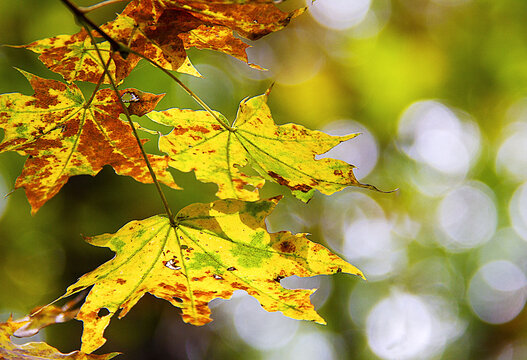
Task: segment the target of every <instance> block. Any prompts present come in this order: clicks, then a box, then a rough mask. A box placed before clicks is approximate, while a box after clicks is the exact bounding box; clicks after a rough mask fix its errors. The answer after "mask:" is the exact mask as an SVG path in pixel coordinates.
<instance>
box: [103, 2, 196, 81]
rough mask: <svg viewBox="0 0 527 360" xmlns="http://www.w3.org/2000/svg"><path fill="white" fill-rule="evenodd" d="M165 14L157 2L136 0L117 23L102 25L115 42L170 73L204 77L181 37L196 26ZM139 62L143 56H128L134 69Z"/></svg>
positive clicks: (186, 20) (129, 5) (187, 20)
mask: <svg viewBox="0 0 527 360" xmlns="http://www.w3.org/2000/svg"><path fill="white" fill-rule="evenodd" d="M162 14H163V9H162V8H161V7H160V6H159V4H157V3H156V2H155V1H152V0H141V1H139V0H133V1H132V2H130V3H129V4H128V5H127V6H126V8H125V9H124V10H123V11H122V13H121V14H119V15H118V16H117V18H116V19H115V20H113V21H110V22H108V23H106V24H105V25H103V26H101V29H102V30H103V31H104V32H105V33H106V34H108V35H109V36H110V37H111V38H112V39H114V40H115V41H117V42H120V43H123V44H125V45H127V46H128V47H129V48H130V49H132V50H134V51H136V52H138V53H140V54H142V55H144V56H146V57H147V58H149V59H150V60H152V61H154V62H156V63H157V64H158V65H160V66H162V67H163V68H165V69H167V70H175V71H178V72H180V73H185V74H190V75H194V76H201V75H200V74H199V72H198V71H197V70H196V69H195V68H194V66H192V64H191V63H190V60H189V59H188V57H187V53H186V51H185V47H184V46H183V42H182V40H181V39H180V38H179V37H178V35H179V34H180V33H182V32H185V31H188V30H190V29H192V27H193V26H196V25H192V24H189V19H187V18H185V17H183V18H177V19H170V20H168V19H167V18H166V16H164V17H163V16H162ZM160 17H161V19H160ZM94 35H97V34H96V33H94ZM105 44H107V43H105ZM107 46H109V45H107ZM139 60H140V57H138V56H137V55H135V54H130V55H129V56H128V61H131V62H133V64H134V66H135V64H137V62H139Z"/></svg>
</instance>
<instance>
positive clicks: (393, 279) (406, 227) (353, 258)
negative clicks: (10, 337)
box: [0, 0, 527, 360]
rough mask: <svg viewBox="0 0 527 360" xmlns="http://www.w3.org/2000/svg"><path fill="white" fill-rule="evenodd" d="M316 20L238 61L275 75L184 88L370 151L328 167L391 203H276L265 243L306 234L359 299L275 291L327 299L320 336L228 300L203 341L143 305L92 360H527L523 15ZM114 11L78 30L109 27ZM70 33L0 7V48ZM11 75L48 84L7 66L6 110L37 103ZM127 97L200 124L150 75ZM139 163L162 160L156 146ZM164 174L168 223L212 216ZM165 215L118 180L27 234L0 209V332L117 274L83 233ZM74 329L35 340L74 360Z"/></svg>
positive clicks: (35, 15)
mask: <svg viewBox="0 0 527 360" xmlns="http://www.w3.org/2000/svg"><path fill="white" fill-rule="evenodd" d="M92 3H94V2H93V1H91V2H90V1H84V2H81V1H79V2H78V4H79V5H88V4H92ZM303 5H304V3H303V2H301V1H295V0H293V1H287V2H286V3H284V4H280V5H279V6H280V7H284V9H290V8H294V7H297V6H303ZM308 5H309V6H310V8H311V9H310V12H309V13H308V14H305V15H303V16H302V17H300V18H297V19H295V20H294V21H293V23H292V24H291V25H290V26H289V27H288V28H287V29H286V30H284V31H281V32H279V33H276V34H272V35H269V36H267V37H265V38H263V39H262V40H259V41H257V42H255V43H254V44H253V45H254V47H253V48H251V49H249V51H248V53H249V58H250V61H251V62H253V63H257V64H259V65H262V66H264V67H265V68H267V69H269V70H268V71H267V72H259V71H256V70H251V69H249V68H248V67H247V66H246V64H243V63H241V62H239V61H237V60H235V59H231V58H229V57H228V56H225V55H222V54H216V53H212V52H208V51H191V52H190V57H191V60H192V61H193V63H194V64H195V65H196V67H197V68H198V69H199V70H200V72H201V73H202V74H203V75H204V77H205V78H204V79H197V78H191V77H190V76H181V79H182V80H183V81H184V82H185V83H186V84H188V85H189V86H190V87H191V88H192V89H193V90H194V91H195V92H197V93H198V94H199V95H200V96H201V97H202V98H203V99H205V100H206V102H207V103H208V104H209V105H210V106H211V107H212V108H213V109H216V110H219V111H221V112H223V113H224V114H225V115H226V116H227V117H228V118H230V119H232V118H233V117H234V115H235V113H236V109H237V106H238V103H239V101H240V100H241V99H243V98H244V97H246V96H254V95H258V94H261V93H262V92H263V91H265V89H266V88H267V87H268V86H269V85H270V84H271V83H273V82H274V83H275V86H274V88H273V91H272V93H271V96H270V99H269V104H270V107H271V110H272V112H273V115H274V118H275V120H276V122H277V123H281V124H283V123H288V122H295V123H299V124H302V125H305V126H307V127H309V128H312V129H321V130H323V131H326V132H328V133H331V134H344V133H349V132H357V131H358V132H361V133H362V135H361V136H360V137H359V138H356V139H354V140H350V141H348V142H346V143H344V144H341V145H339V146H338V147H337V148H336V149H334V150H332V151H331V152H329V153H328V154H327V155H325V156H329V157H334V158H339V159H343V160H346V161H348V162H350V163H352V164H354V165H356V166H357V167H358V169H357V173H356V174H357V176H358V178H359V179H361V181H363V182H367V183H371V184H375V185H377V186H378V187H380V188H382V189H385V190H391V189H395V188H398V189H399V190H398V191H397V192H395V193H390V194H382V193H375V192H371V191H365V190H362V189H353V188H349V189H346V190H344V191H342V192H340V193H337V194H335V195H333V196H331V197H327V196H322V195H321V194H317V195H316V196H315V198H314V199H313V200H312V201H311V202H310V203H309V204H307V205H304V204H302V203H300V202H299V201H297V200H295V199H293V198H291V196H288V197H286V199H284V200H283V201H282V202H281V203H280V204H279V206H278V208H277V210H276V211H275V213H274V214H272V216H271V217H270V218H269V221H268V224H269V228H270V229H271V230H272V231H279V230H290V231H293V232H309V233H311V234H312V235H310V238H311V239H312V240H313V241H316V242H320V243H322V244H324V245H326V246H328V247H329V248H330V249H332V250H333V251H335V252H336V253H338V254H340V255H341V256H342V257H344V258H345V259H347V260H349V261H350V262H351V263H353V264H354V265H356V266H358V267H359V268H361V269H362V270H363V271H364V273H365V274H366V276H367V278H368V281H367V282H364V281H362V280H360V279H358V278H356V277H352V276H348V275H345V274H337V275H335V276H332V277H326V276H321V277H316V278H310V279H299V278H294V277H293V278H288V279H285V280H283V281H282V283H283V284H284V286H286V287H310V288H311V287H316V288H319V290H318V291H317V292H316V293H315V294H314V295H313V297H312V301H313V303H314V304H315V306H316V307H317V309H318V311H319V312H320V314H321V315H322V316H323V317H324V318H325V319H326V320H327V322H328V325H327V326H319V325H314V324H311V323H305V322H299V321H296V320H291V319H288V318H285V317H284V316H282V315H281V314H280V313H266V312H265V311H263V310H262V309H261V308H260V306H259V305H258V304H257V302H256V300H254V299H252V298H250V297H248V296H247V295H246V294H244V293H236V294H235V296H234V297H233V299H231V300H229V301H224V300H215V301H213V302H212V303H211V307H212V312H213V318H214V319H215V321H214V322H212V323H210V324H208V325H207V326H203V327H199V328H198V327H193V326H190V325H187V324H184V323H183V322H182V320H181V318H180V316H179V314H178V310H177V309H175V308H173V307H172V306H171V305H170V304H168V303H167V302H165V301H162V300H159V299H156V298H154V297H152V296H150V295H146V296H145V297H144V298H143V299H142V300H141V301H140V302H139V303H138V305H136V306H135V308H134V309H133V310H132V311H131V312H130V313H129V314H128V315H127V317H126V318H124V319H123V320H117V319H114V320H112V322H111V324H110V326H109V328H108V329H107V331H106V337H107V338H108V339H109V341H108V342H107V344H106V345H105V346H104V347H103V348H101V349H100V350H99V351H98V353H105V352H111V351H121V352H124V353H125V355H122V357H121V358H123V359H161V358H163V359H192V360H194V359H302V360H310V359H316V360H325V359H328V360H334V359H335V360H336V359H359V360H362V359H441V358H442V359H499V360H513V359H514V360H516V359H526V358H527V345H526V344H527V335H526V334H527V333H526V329H527V327H526V325H527V314H526V312H525V311H524V310H523V309H524V305H525V301H526V297H527V292H526V283H527V282H526V271H527V242H526V241H527V182H526V181H527V97H526V96H527V21H526V17H527V2H526V1H520V0H501V1H488V0H317V1H316V2H315V3H314V4H311V2H310V1H308ZM120 9H122V5H113V6H109V7H108V8H105V9H103V10H98V11H97V12H94V13H93V14H90V16H91V18H92V19H94V20H95V21H96V22H99V23H103V22H105V21H108V20H110V19H112V17H113V13H114V12H116V11H120ZM77 30H78V26H77V25H76V24H75V22H74V21H73V20H72V17H71V15H70V14H69V13H68V11H67V10H66V9H65V8H64V7H63V6H62V5H61V4H60V2H59V1H51V0H48V1H38V0H24V1H1V2H0V44H13V45H20V44H26V43H29V42H32V41H34V40H37V39H41V38H45V37H51V36H54V35H58V34H71V33H74V32H76V31H77ZM15 66H16V67H19V68H22V69H24V70H27V71H31V72H33V73H36V74H38V75H40V76H44V77H48V78H54V79H60V77H59V76H57V75H56V74H53V73H51V72H50V71H49V70H47V69H46V68H45V67H44V66H43V65H42V64H40V63H39V61H38V60H37V59H36V56H35V55H34V54H32V53H30V52H28V51H25V50H23V49H14V48H8V47H2V48H0V93H7V92H21V93H24V94H31V93H32V90H31V88H30V87H29V85H28V84H27V82H26V80H25V79H24V78H23V76H22V75H21V74H20V73H18V72H17V71H16V70H15V69H14V68H13V67H15ZM123 86H125V87H138V88H140V89H141V90H143V91H150V92H155V93H167V96H166V97H165V99H164V100H163V101H162V103H161V104H160V105H159V106H158V109H165V108H169V107H175V106H178V107H184V108H194V109H198V106H197V105H196V104H195V103H193V101H192V99H190V98H189V97H188V96H187V95H186V94H185V93H183V92H182V91H181V90H180V89H178V88H177V85H175V84H174V83H173V82H171V81H170V79H169V78H168V77H166V76H164V75H163V74H162V73H160V72H159V71H156V70H155V69H154V68H152V67H151V66H149V65H148V64H146V63H141V64H140V65H139V66H138V67H137V68H136V69H135V70H134V71H133V72H132V75H131V76H130V77H129V78H128V79H127V80H126V81H125V83H124V85H123ZM141 121H145V122H146V120H144V119H143V120H141ZM160 130H161V131H168V129H160ZM148 146H149V147H148V149H149V151H151V152H154V151H155V141H151V143H150V144H149V145H148ZM23 163H24V159H23V158H22V157H21V156H19V155H16V154H11V153H7V154H0V193H1V194H5V193H8V192H9V191H10V190H11V189H12V188H13V184H14V181H15V179H16V177H17V176H18V175H19V174H20V172H21V169H22V166H23ZM174 175H175V176H176V180H177V182H178V183H179V184H181V185H183V186H184V187H185V189H186V191H171V190H168V189H167V194H168V197H169V201H170V203H171V206H172V208H173V209H174V210H178V209H180V208H182V207H183V206H185V205H188V204H190V203H193V202H208V201H212V200H214V197H213V194H214V192H215V186H214V185H211V184H201V183H198V182H196V181H195V178H194V175H193V174H183V173H178V172H174ZM165 189H166V188H165ZM278 193H284V194H287V191H284V190H283V189H281V188H280V187H278V186H273V185H266V187H265V188H264V191H263V194H264V196H272V195H276V194H278ZM162 211H163V210H162V206H161V203H160V202H159V200H158V197H157V194H156V192H155V189H154V187H153V186H146V185H141V184H139V183H137V182H135V181H134V180H132V179H130V178H126V177H119V176H116V175H115V174H114V172H113V170H112V169H110V168H105V169H104V170H103V171H102V172H101V173H100V174H99V175H97V176H96V177H95V178H92V177H89V176H77V177H73V178H71V179H70V181H69V182H68V184H67V185H66V186H64V188H63V189H62V191H61V192H60V193H59V195H57V196H55V197H54V198H53V199H52V200H51V201H49V202H48V203H47V204H46V205H45V206H44V207H43V208H42V209H41V210H40V211H39V212H38V213H37V214H36V215H35V216H31V215H30V208H29V205H28V203H27V200H26V198H25V194H24V193H23V191H22V190H18V191H16V192H14V193H13V194H12V195H10V196H9V197H7V198H2V197H0V317H1V319H0V320H5V319H7V318H8V316H9V314H11V313H12V314H14V316H15V317H22V316H24V315H25V314H27V313H28V312H29V311H30V310H31V309H32V308H33V307H34V306H38V305H42V304H46V303H48V302H50V301H52V300H54V299H55V298H57V297H59V296H60V295H62V294H63V292H64V291H65V289H66V287H67V286H68V285H69V284H72V283H73V282H74V281H75V280H76V279H77V278H78V277H79V276H81V275H82V274H84V273H86V272H88V271H90V270H92V269H94V268H95V267H97V266H98V265H100V264H102V263H103V262H104V261H106V260H108V259H110V258H111V257H112V256H113V254H112V253H111V252H110V251H109V250H108V249H103V248H95V247H91V246H89V245H88V244H86V243H85V242H84V241H83V240H82V238H81V236H80V234H85V235H96V234H101V233H105V232H115V231H116V230H117V229H119V228H120V227H121V226H123V225H124V224H125V223H127V222H128V221H131V220H133V219H143V218H146V217H149V216H152V215H154V214H157V213H161V212H162ZM81 328H82V326H81V323H80V322H77V321H75V320H74V321H71V322H69V323H66V324H59V325H54V326H51V327H49V328H47V329H45V330H44V331H42V332H41V333H40V334H39V335H37V336H36V337H35V338H34V340H45V341H47V342H49V343H50V344H51V345H53V346H55V347H58V348H59V349H60V350H61V351H63V352H69V351H73V350H76V349H78V348H79V346H80V333H81Z"/></svg>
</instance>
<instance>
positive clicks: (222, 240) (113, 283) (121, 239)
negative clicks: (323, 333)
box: [63, 198, 363, 353]
mask: <svg viewBox="0 0 527 360" xmlns="http://www.w3.org/2000/svg"><path fill="white" fill-rule="evenodd" d="M278 201H279V198H272V199H269V200H262V201H258V202H244V201H240V200H232V199H230V200H218V201H215V202H213V203H210V204H193V205H190V206H187V207H185V208H184V209H182V210H181V211H180V212H179V213H178V214H177V216H176V226H175V227H171V225H170V223H169V220H168V218H166V217H164V216H154V217H151V218H149V219H146V220H142V221H132V222H130V223H128V224H127V225H125V226H124V227H122V228H121V229H120V230H119V231H118V232H117V233H115V234H104V235H99V236H95V237H91V238H87V239H86V240H87V241H88V242H89V243H90V244H92V245H95V246H101V247H108V248H110V249H111V250H112V251H114V252H115V253H116V255H115V257H114V258H113V259H112V260H110V261H108V262H106V263H105V264H103V265H101V266H100V267H98V268H97V269H95V270H94V271H92V272H90V273H88V274H86V275H84V276H82V277H81V278H80V279H79V280H78V281H77V282H76V283H75V284H73V285H71V286H70V287H69V288H68V289H67V291H66V293H65V294H64V295H63V297H66V296H70V295H72V294H74V293H76V292H78V291H81V290H83V289H85V288H88V287H90V286H93V288H92V289H91V291H90V293H89V294H88V296H87V298H86V302H85V303H84V305H83V306H82V307H81V310H80V312H79V314H78V316H77V319H79V320H82V321H83V322H84V331H83V335H82V347H81V350H82V351H85V352H88V353H89V352H92V351H94V350H96V349H98V348H99V347H100V346H102V345H103V344H104V342H105V341H106V340H105V339H104V337H103V333H104V330H105V328H106V327H107V326H108V324H109V323H110V318H111V317H112V316H113V315H114V314H115V313H116V312H117V311H120V313H119V318H122V317H124V316H125V315H126V314H127V313H128V311H129V310H130V309H131V308H132V307H133V306H134V305H135V304H136V303H137V301H139V299H140V298H141V297H142V296H143V295H144V294H145V293H147V292H148V293H150V294H152V295H154V296H156V297H158V298H161V299H165V300H167V301H169V302H170V303H172V304H173V305H174V306H176V307H178V308H180V309H181V310H182V317H183V320H184V321H185V322H187V323H190V324H193V325H204V324H206V323H208V322H210V321H212V319H211V318H210V309H209V307H208V306H207V304H208V303H209V302H210V301H211V300H212V299H215V298H222V299H228V298H230V297H231V296H232V293H233V291H235V290H245V291H246V292H247V293H248V294H249V295H251V296H254V297H255V298H256V299H258V301H259V302H260V304H261V305H262V307H263V308H264V309H265V310H267V311H281V312H282V313H283V314H284V315H286V316H288V317H291V318H293V319H299V320H311V321H316V322H318V323H322V324H323V323H324V320H323V319H322V318H321V317H320V316H319V315H318V314H317V313H316V312H315V309H314V308H313V305H312V304H311V302H310V300H309V296H310V294H312V293H313V291H312V290H302V289H294V290H291V289H285V288H283V287H282V286H281V285H280V280H281V279H283V278H285V277H288V276H291V275H297V276H300V277H308V276H314V275H320V274H334V273H338V272H345V273H350V274H355V275H358V276H360V277H363V275H362V273H361V272H360V271H359V270H358V269H357V268H355V267H354V266H352V265H350V264H348V263H347V262H345V261H344V260H342V259H341V258H339V257H338V256H336V255H334V254H332V253H331V252H330V251H329V250H328V249H326V248H325V247H323V246H322V245H319V244H316V243H314V242H311V241H309V240H308V239H307V238H306V234H296V235H294V234H291V233H290V232H285V231H284V232H278V233H268V232H267V229H266V226H265V217H266V216H267V215H269V214H270V213H271V211H272V210H273V209H274V207H275V206H276V204H277V202H278Z"/></svg>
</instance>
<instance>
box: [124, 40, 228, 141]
mask: <svg viewBox="0 0 527 360" xmlns="http://www.w3.org/2000/svg"><path fill="white" fill-rule="evenodd" d="M130 53H131V54H134V55H137V56H139V57H140V58H142V59H145V60H146V61H148V62H149V63H150V64H152V65H154V66H155V67H156V68H158V69H159V70H161V71H163V72H164V73H165V74H167V75H168V76H170V78H172V80H174V81H175V82H176V83H177V84H178V85H179V86H180V87H181V88H182V89H183V90H185V92H186V93H187V94H189V95H190V96H191V97H192V98H193V99H194V101H196V102H197V103H198V104H199V105H200V106H201V107H202V108H203V109H204V110H205V111H207V112H208V113H209V114H210V115H212V117H213V118H214V119H215V120H216V121H217V122H218V123H219V124H220V125H221V126H223V127H224V128H225V129H226V130H229V131H231V132H233V131H235V129H234V128H233V127H231V126H230V125H229V124H227V123H226V122H225V121H223V120H221V119H220V118H219V116H218V115H216V113H215V112H214V111H212V109H211V108H210V107H209V106H208V105H207V104H206V103H205V102H204V101H203V100H201V98H200V97H199V96H198V95H197V94H196V93H195V92H193V91H192V90H190V88H189V87H188V86H187V85H185V84H184V83H183V82H182V81H181V80H179V79H178V78H177V77H176V76H175V75H174V74H172V73H171V72H170V71H168V70H167V69H165V68H164V67H162V66H161V65H159V64H158V63H156V62H155V61H154V60H151V59H149V58H148V57H146V56H145V55H143V54H141V53H138V52H137V51H134V50H132V49H130Z"/></svg>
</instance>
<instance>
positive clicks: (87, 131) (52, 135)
mask: <svg viewBox="0 0 527 360" xmlns="http://www.w3.org/2000/svg"><path fill="white" fill-rule="evenodd" d="M21 72H22V74H23V75H25V76H26V78H27V79H28V80H29V82H30V83H31V86H32V87H33V89H34V90H35V94H34V95H33V96H26V95H22V94H17V93H14V94H4V95H0V127H1V128H3V129H4V131H5V135H4V139H3V140H2V142H1V143H0V152H4V151H16V152H18V153H20V154H22V155H29V157H28V159H27V161H26V163H25V165H24V169H23V170H22V174H21V175H20V176H19V177H18V178H17V180H16V183H15V188H16V189H18V188H21V187H23V188H24V189H25V191H26V195H27V198H28V201H29V203H30V204H31V208H32V213H35V212H36V211H37V210H38V209H39V208H40V207H41V206H42V205H43V204H44V203H45V202H46V201H47V200H49V199H50V198H52V197H53V196H54V195H55V194H57V193H58V191H59V190H60V189H61V187H62V186H63V185H64V184H65V183H66V182H67V181H68V179H69V178H70V177H71V176H74V175H92V176H95V175H96V174H97V173H98V172H99V171H100V170H101V169H102V167H103V166H104V165H111V166H112V167H113V168H114V170H115V171H116V172H117V173H118V174H119V175H127V176H131V177H133V178H134V179H135V180H137V181H140V182H143V183H151V182H152V179H151V177H150V174H149V172H148V169H147V167H146V164H145V162H144V159H143V157H142V154H141V151H140V149H139V146H138V144H137V142H136V139H135V138H134V136H133V135H132V131H131V127H130V125H129V124H128V123H127V122H124V121H122V120H121V119H119V115H120V114H121V113H122V112H123V110H122V108H121V106H120V104H119V101H118V98H117V95H116V94H115V93H114V92H113V91H112V90H110V89H102V90H99V91H98V92H97V93H96V94H95V97H94V99H93V101H92V102H91V103H90V104H89V105H87V103H86V100H85V99H84V97H83V95H82V93H81V92H80V90H79V88H78V87H77V86H75V85H73V84H71V85H66V84H63V83H61V82H59V81H55V80H47V79H43V78H40V77H38V76H36V75H33V74H30V73H28V72H25V71H22V70H21ZM128 93H133V94H135V96H136V98H137V99H135V101H133V102H131V103H130V106H129V108H128V109H129V112H130V113H131V114H134V115H138V116H142V115H144V113H145V112H146V111H150V110H152V109H153V108H154V107H155V106H156V104H157V103H158V102H159V100H160V99H161V98H162V97H163V95H154V94H148V93H143V92H140V91H138V90H135V89H126V90H121V95H124V94H128ZM149 160H150V162H151V164H152V166H153V168H154V170H155V172H156V174H157V176H158V178H159V180H160V181H161V182H163V183H164V184H166V185H168V186H170V187H172V188H175V189H177V188H179V187H178V186H177V185H176V184H175V183H174V180H173V178H172V175H171V174H170V173H169V172H168V170H167V167H168V159H167V157H166V156H158V155H149Z"/></svg>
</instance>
